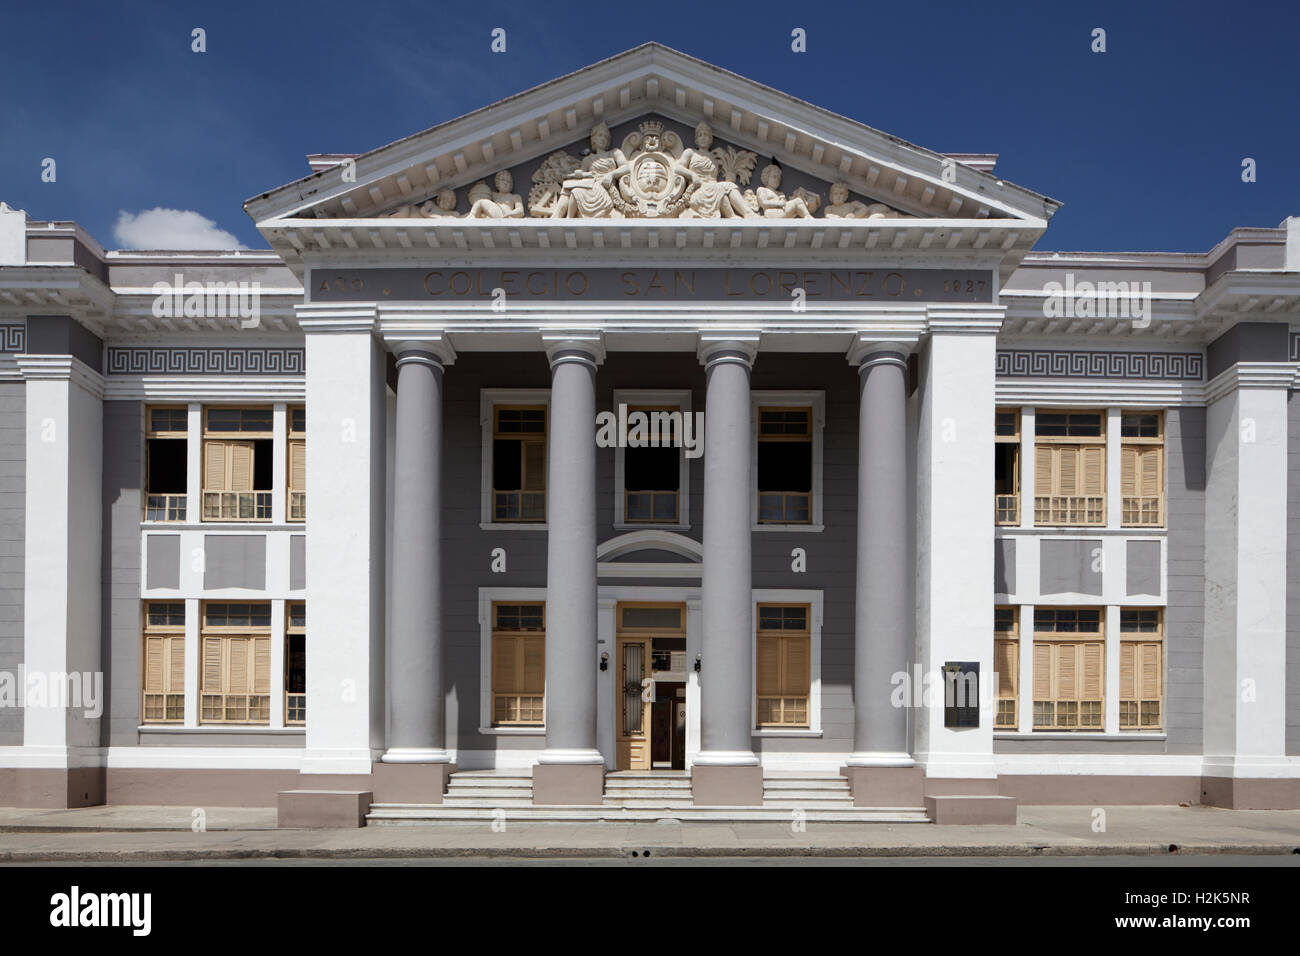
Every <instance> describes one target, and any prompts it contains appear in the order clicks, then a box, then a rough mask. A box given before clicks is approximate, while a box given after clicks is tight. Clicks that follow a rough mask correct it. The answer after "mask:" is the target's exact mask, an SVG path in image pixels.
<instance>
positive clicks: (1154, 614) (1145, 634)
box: [1119, 608, 1164, 730]
mask: <svg viewBox="0 0 1300 956" xmlns="http://www.w3.org/2000/svg"><path fill="white" fill-rule="evenodd" d="M1161 617H1162V615H1161V613H1160V609H1159V608H1142V609H1132V610H1130V609H1121V610H1120V612H1119V637H1120V645H1119V729H1120V730H1159V729H1160V722H1161V719H1162V718H1161V713H1160V712H1161V709H1162V708H1161V702H1162V701H1163V699H1164V641H1163V637H1164V634H1163V629H1162V627H1161V624H1162V623H1163V622H1162V620H1161Z"/></svg>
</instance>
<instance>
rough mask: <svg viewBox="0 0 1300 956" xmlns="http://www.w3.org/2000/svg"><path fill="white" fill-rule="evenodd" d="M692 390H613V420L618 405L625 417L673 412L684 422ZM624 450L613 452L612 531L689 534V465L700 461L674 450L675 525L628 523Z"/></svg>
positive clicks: (622, 448) (620, 446) (671, 522)
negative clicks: (637, 412) (648, 411)
mask: <svg viewBox="0 0 1300 956" xmlns="http://www.w3.org/2000/svg"><path fill="white" fill-rule="evenodd" d="M691 397H692V393H691V390H690V389H688V388H682V389H615V390H614V399H613V401H614V408H613V412H614V417H615V418H617V417H618V409H619V405H620V404H623V405H626V406H627V410H628V415H629V416H630V415H631V414H632V412H633V411H634V410H642V411H644V410H646V409H647V408H654V409H656V410H673V409H676V410H677V411H680V412H681V414H682V418H683V419H685V418H686V416H687V415H690V414H692V406H691ZM626 452H627V449H626V448H624V447H623V443H622V441H620V442H619V444H618V446H617V447H616V448H615V449H614V529H615V530H616V531H638V530H641V529H645V528H658V529H660V530H664V531H689V530H690V527H691V520H690V519H691V507H690V506H691V461H692V460H696V461H703V460H704V459H703V457H702V456H701V457H700V458H698V459H689V458H687V457H686V449H685V448H681V447H679V448H678V449H677V519H676V520H675V521H631V520H629V519H628V517H627V507H626V505H627V489H626V487H625V485H626V481H627V457H626Z"/></svg>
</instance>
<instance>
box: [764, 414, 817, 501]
mask: <svg viewBox="0 0 1300 956" xmlns="http://www.w3.org/2000/svg"><path fill="white" fill-rule="evenodd" d="M757 477H758V521H759V524H809V523H811V522H812V490H813V435H812V409H811V408H807V407H805V408H774V407H767V406H760V407H759V409H758V476H757Z"/></svg>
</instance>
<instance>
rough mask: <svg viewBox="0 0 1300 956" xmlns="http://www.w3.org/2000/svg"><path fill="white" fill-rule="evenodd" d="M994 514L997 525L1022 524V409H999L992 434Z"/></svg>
mask: <svg viewBox="0 0 1300 956" xmlns="http://www.w3.org/2000/svg"><path fill="white" fill-rule="evenodd" d="M993 441H994V446H993V476H994V477H993V494H994V496H995V498H994V515H995V518H996V521H997V523H998V524H1002V525H1018V524H1020V409H1018V408H999V409H998V410H997V415H996V418H995V427H994V432H993Z"/></svg>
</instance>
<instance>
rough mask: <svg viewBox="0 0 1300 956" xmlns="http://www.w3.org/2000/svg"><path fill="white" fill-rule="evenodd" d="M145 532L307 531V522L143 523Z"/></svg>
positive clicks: (141, 525)
mask: <svg viewBox="0 0 1300 956" xmlns="http://www.w3.org/2000/svg"><path fill="white" fill-rule="evenodd" d="M140 527H141V528H142V529H143V530H145V531H304V532H305V531H306V530H307V522H305V521H289V522H276V521H141V522H140Z"/></svg>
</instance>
